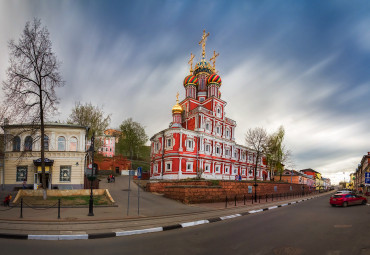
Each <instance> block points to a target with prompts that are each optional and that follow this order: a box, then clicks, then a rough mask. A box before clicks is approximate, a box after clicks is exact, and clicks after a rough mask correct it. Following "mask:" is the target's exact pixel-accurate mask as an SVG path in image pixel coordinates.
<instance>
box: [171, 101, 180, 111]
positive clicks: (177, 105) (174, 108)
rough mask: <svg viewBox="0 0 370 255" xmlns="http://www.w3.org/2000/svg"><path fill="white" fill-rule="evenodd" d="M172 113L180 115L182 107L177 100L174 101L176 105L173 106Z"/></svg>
mask: <svg viewBox="0 0 370 255" xmlns="http://www.w3.org/2000/svg"><path fill="white" fill-rule="evenodd" d="M172 113H180V114H181V113H182V107H181V105H180V104H179V100H178V99H177V100H176V104H175V105H174V107H172Z"/></svg>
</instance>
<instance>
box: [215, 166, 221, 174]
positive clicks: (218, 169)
mask: <svg viewBox="0 0 370 255" xmlns="http://www.w3.org/2000/svg"><path fill="white" fill-rule="evenodd" d="M215 172H216V173H218V174H219V173H220V166H216V171H215Z"/></svg>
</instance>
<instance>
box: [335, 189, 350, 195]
mask: <svg viewBox="0 0 370 255" xmlns="http://www.w3.org/2000/svg"><path fill="white" fill-rule="evenodd" d="M349 193H353V191H352V190H347V189H343V190H338V191H337V192H336V194H349Z"/></svg>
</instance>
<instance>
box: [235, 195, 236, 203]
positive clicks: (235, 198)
mask: <svg viewBox="0 0 370 255" xmlns="http://www.w3.org/2000/svg"><path fill="white" fill-rule="evenodd" d="M235 206H236V195H235Z"/></svg>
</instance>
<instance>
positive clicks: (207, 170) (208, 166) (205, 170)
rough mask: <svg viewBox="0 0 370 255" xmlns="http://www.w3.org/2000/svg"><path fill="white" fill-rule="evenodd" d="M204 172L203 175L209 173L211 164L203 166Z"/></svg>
mask: <svg viewBox="0 0 370 255" xmlns="http://www.w3.org/2000/svg"><path fill="white" fill-rule="evenodd" d="M207 168H208V169H207ZM204 172H205V173H210V172H211V164H208V163H206V164H204Z"/></svg>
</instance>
